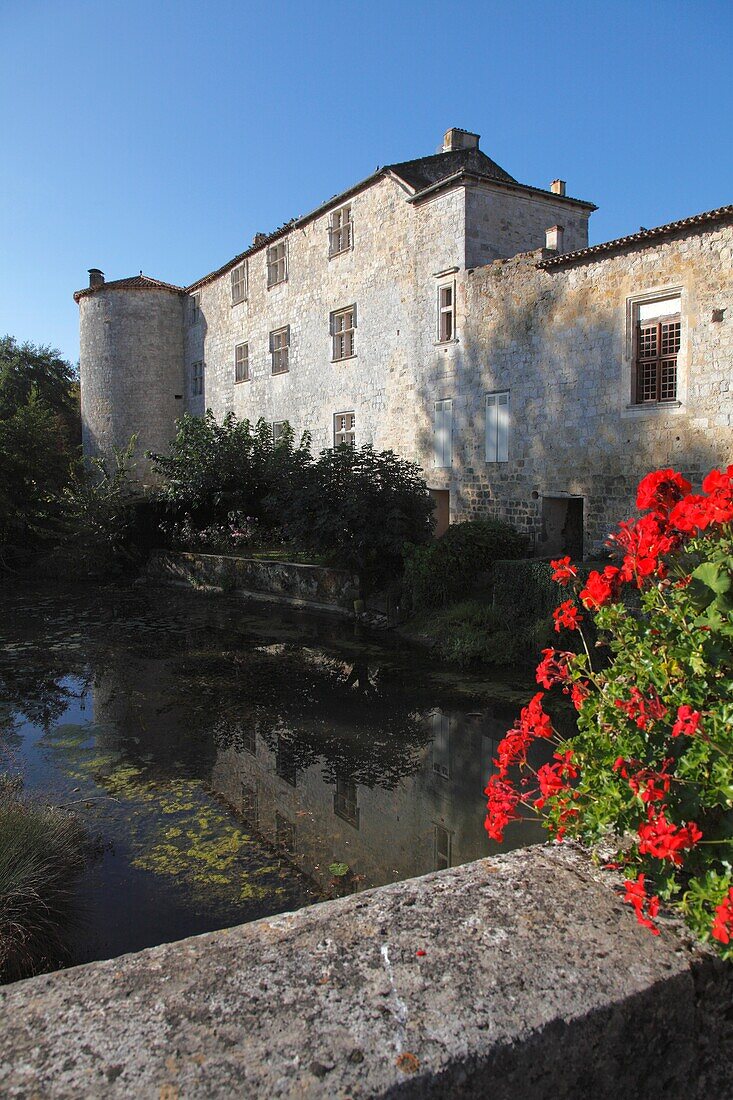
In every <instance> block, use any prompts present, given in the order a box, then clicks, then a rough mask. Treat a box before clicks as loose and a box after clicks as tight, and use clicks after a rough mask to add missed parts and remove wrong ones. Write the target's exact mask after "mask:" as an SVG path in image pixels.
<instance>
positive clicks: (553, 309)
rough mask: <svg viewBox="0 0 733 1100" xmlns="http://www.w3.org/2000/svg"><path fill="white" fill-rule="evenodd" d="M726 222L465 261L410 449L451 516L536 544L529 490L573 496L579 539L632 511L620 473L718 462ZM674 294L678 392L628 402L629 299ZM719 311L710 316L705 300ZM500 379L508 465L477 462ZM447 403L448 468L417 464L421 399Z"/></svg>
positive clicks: (698, 472) (427, 428)
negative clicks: (587, 247)
mask: <svg viewBox="0 0 733 1100" xmlns="http://www.w3.org/2000/svg"><path fill="white" fill-rule="evenodd" d="M732 249H733V227H732V226H731V224H730V220H729V221H728V223H727V224H724V223H714V224H709V225H707V226H703V227H699V228H696V229H694V230H687V231H683V232H679V233H677V234H676V235H675V236H673V237H671V238H670V239H665V240H661V241H656V242H650V243H648V244H646V245H641V246H638V245H637V246H636V247H634V248H633V249H627V250H624V251H619V252H618V253H615V254H609V255H600V256H598V257H588V258H587V259H586V260H583V261H581V262H578V261H575V262H570V263H568V264H567V266H560V267H556V268H550V269H545V270H542V269H538V268H537V266H536V265H537V263H538V262H539V261H541V260H542V259H543V258H547V257H548V256H549V255H550V254H549V253H547V252H543V251H537V252H534V253H529V254H526V255H522V256H517V257H515V258H514V259H511V260H508V261H497V262H495V263H493V264H490V265H488V266H486V267H484V268H479V269H477V270H475V271H473V272H468V273H466V274H465V276H462V277H461V279H460V284H459V305H460V307H461V312H460V313H459V330H458V331H459V335H460V340H461V342H460V344H459V345H457V346H456V348H455V349H454V351H453V357H452V358H453V361H452V364H451V366H450V369H446V361H445V356H443V355H440V354H434V355H433V356H432V358H431V360H430V361H428V363H427V365H426V370H425V374H424V383H423V395H422V400H421V403H420V404H421V406H422V409H423V435H422V448H421V451H420V453H419V459H421V460H422V461H423V463H424V464H425V465H426V467H428V472H429V477H430V483H431V485H433V486H434V487H436V488H441V487H443V488H450V490H451V512H452V519H454V520H456V519H465V518H471V517H475V516H480V515H486V514H487V513H488V514H493V515H498V516H501V517H504V518H507V519H509V520H511V521H512V522H514V523H517V524H518V525H519V526H520V527H522V528H523V529H524V530H526V531H528V532H530V533H532V534H533V535H535V536H536V537H537V539H538V540H539V548H540V551H541V550H542V541H541V540H542V535H543V520H542V510H543V498H548V497H555V496H557V497H560V498H563V497H568V498H572V497H576V498H582V500H583V503H584V526H585V549H586V552H589V551H592V550H593V548H594V546H595V547H598V545H600V544H601V543H602V542H603V540H604V538H605V536H606V534H607V533H608V531H609V530H610V529H611V528H612V527H613V526H614V525H615V523H616V521H617V520H618V519H620V518H622V517H623V516H624V515H626V514H628V513H629V512H630V511H633V508H634V498H635V489H636V484H637V483H638V481H639V479H640V478H641V477H642V476H643V475H644V474H645V473H646V472H648V471H649V470H651V469H653V468H656V467H664V466H667V465H673V466H675V467H676V468H679V469H681V470H682V471H683V472H684V473H686V474H687V475H688V476H689V477H690V478H691V479H692V480H693V481H694V482H695V483H698V484H699V481H700V478H701V476H703V475H704V473H705V472H706V471H707V470H708V469H710V468H711V467H713V466H716V465H720V464H726V463H728V462H730V461H731V459H732V458H733V445H732V444H733V434H732V432H731V427H732V419H731V418H732V416H733V393H732V392H731V378H732V376H733V302H732V301H731V298H732V297H733V280H732V279H731V255H732ZM665 289H669V290H670V291H673V290H674V291H680V292H681V303H682V304H681V314H682V346H681V351H680V354H679V358H678V369H679V381H678V398H679V400H678V402H676V403H674V404H672V405H658V406H657V405H652V406H648V405H647V406H643V405H632V404H631V368H632V355H633V340H632V329H633V311H632V305H633V300H634V299H635V298H637V297H639V296H641V297H643V296H645V295H647V294H650V295H652V294H658V293H660V292H662V291H664V290H665ZM720 309H724V310H725V312H724V314H723V320H722V321H715V320H713V319H712V318H713V311H714V310H720ZM501 390H508V391H509V392H510V401H511V426H510V440H509V461H508V462H500V463H497V462H487V461H486V451H485V439H484V433H485V397H486V394H487V393H491V392H492V391H501ZM444 397H449V398H451V399H452V401H453V467H452V469H450V470H432V471H431V470H429V463H430V461H431V447H432V440H431V427H432V425H431V417H432V403H433V400H435V399H441V398H444Z"/></svg>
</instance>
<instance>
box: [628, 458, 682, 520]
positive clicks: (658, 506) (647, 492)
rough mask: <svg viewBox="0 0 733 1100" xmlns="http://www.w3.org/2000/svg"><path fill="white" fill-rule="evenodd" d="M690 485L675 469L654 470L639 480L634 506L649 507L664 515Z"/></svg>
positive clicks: (667, 513) (666, 514)
mask: <svg viewBox="0 0 733 1100" xmlns="http://www.w3.org/2000/svg"><path fill="white" fill-rule="evenodd" d="M691 488H692V485H691V484H690V482H689V481H687V479H686V478H684V477H683V476H682V474H678V473H677V472H676V470H672V469H668V470H655V471H654V473H651V474H647V475H646V477H644V478H642V479H641V481H640V482H639V488H638V490H637V493H636V507H637V508H639V509H642V508H649V509H651V510H652V511H653V512H656V513H657V514H658V515H660V516H663V517H666V516H668V515H669V513H670V511H671V510H672V508H673V507H674V506H675V504H676V503H677V501H678V500H682V498H683V497H685V496H687V494H688V493H689V491H690V489H691Z"/></svg>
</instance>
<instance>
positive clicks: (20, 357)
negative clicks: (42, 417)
mask: <svg viewBox="0 0 733 1100" xmlns="http://www.w3.org/2000/svg"><path fill="white" fill-rule="evenodd" d="M31 394H35V395H36V397H37V398H38V399H39V400H40V401H41V402H42V403H43V405H44V406H45V407H46V408H47V409H48V410H49V411H50V412H51V413H53V414H54V416H56V417H57V418H58V424H59V427H60V429H61V430H62V432H63V436H64V439H65V442H66V445H67V447H68V448H73V447H76V446H78V445H79V444H80V443H81V417H80V412H79V379H78V373H77V371H76V370H75V368H74V367H72V365H71V363H68V362H67V361H66V360H65V359H62V358H61V355H60V354H59V352H58V351H56V350H54V349H53V348H50V347H45V346H42V345H39V346H36V345H34V344H28V343H25V344H19V343H18V342H17V340H15V338H14V337H12V336H3V337H0V420H6V419H8V418H9V417H11V416H13V414H14V413H15V411H16V410H17V409H19V408H20V407H21V406H23V405H25V404H27V403H28V401H29V400H30V397H31Z"/></svg>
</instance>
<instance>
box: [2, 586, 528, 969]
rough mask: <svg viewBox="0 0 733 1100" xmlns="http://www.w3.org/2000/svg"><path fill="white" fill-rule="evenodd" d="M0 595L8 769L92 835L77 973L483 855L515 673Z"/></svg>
mask: <svg viewBox="0 0 733 1100" xmlns="http://www.w3.org/2000/svg"><path fill="white" fill-rule="evenodd" d="M0 599H1V600H2V604H1V607H2V610H0V772H3V771H7V772H10V773H11V774H20V775H21V776H22V778H23V782H24V786H25V790H26V791H27V792H28V793H30V794H32V795H37V796H38V797H39V798H42V799H44V800H47V801H49V802H52V803H55V804H60V805H64V806H69V807H71V808H73V810H74V811H75V812H77V813H78V814H79V815H80V816H81V817H82V818H83V820H84V821H85V822H86V824H87V826H88V828H89V830H90V833H91V834H92V835H93V836H94V838H95V839H96V841H97V845H96V846H97V855H96V858H94V859H93V860H92V861H91V862H90V865H89V867H88V869H87V871H86V872H85V874H84V876H83V878H82V880H81V882H80V883H79V887H78V893H79V898H78V901H79V905H78V916H77V920H76V923H75V927H74V929H73V931H72V933H71V942H70V954H69V961H70V962H71V963H79V962H86V961H90V960H92V959H101V958H109V957H112V956H115V955H119V954H122V953H124V952H127V951H135V950H138V949H140V948H143V947H148V946H152V945H155V944H159V943H164V942H168V941H170V940H175V939H179V938H181V937H183V936H187V935H193V934H196V933H200V932H206V931H210V930H213V929H216V928H223V927H228V926H231V925H234V924H240V923H242V922H245V921H251V920H255V919H257V918H258V917H264V916H268V915H272V914H274V913H278V912H282V911H287V910H290V909H293V908H297V907H300V906H303V905H307V904H309V903H311V902H317V901H321V900H324V899H326V898H330V897H337V896H340V895H343V894H345V893H351V892H354V891H359V890H364V889H367V888H369V887H371V886H377V885H381V884H384V883H387V882H391V881H395V880H397V879H403V878H408V877H411V876H413V875H421V874H425V873H426V872H428V871H432V870H435V869H440V868H442V867H446V866H449V865H456V864H460V863H463V862H467V861H469V860H473V859H477V858H480V857H482V856H485V855H488V854H491V853H492V852H495V851H497V846H496V845H495V844H492V843H491V842H490V841H489V840H488V839H487V836H486V832H485V830H484V828H483V819H484V798H483V794H482V791H483V788H484V786H485V784H486V779H487V777H488V775H489V774H490V771H491V761H492V758H493V757H494V756H495V753H496V746H497V742H498V740H499V739H500V738H501V737H502V736H503V734H504V732H505V731H506V729H507V728H508V727H509V726H510V725H511V724H512V722H513V721H514V718H515V716H516V714H517V713H518V710H519V707H520V706H521V705H522V703H523V702H524V701H525V700H526V699H527V697H528V696H529V694H530V692H531V691H532V685H531V684H530V683H529V682H528V680H527V677H526V674H525V675H521V674H520V673H519V671H518V670H517V671H516V672H515V674H514V675H512V674H511V673H507V674H504V676H503V678H502V679H501V680H498V679H492V678H491V676H490V675H483V676H479V675H466V674H463V673H460V672H456V671H455V670H450V669H447V668H446V667H445V666H442V665H439V664H437V663H436V662H434V661H432V660H431V659H430V658H429V657H428V656H426V655H425V654H423V653H422V652H421V651H418V650H416V649H414V648H413V647H411V646H409V645H408V644H407V643H405V642H404V641H402V640H401V639H400V638H398V637H396V636H394V635H392V634H391V633H389V632H385V633H380V634H369V633H368V632H367V631H365V630H364V629H363V628H361V627H359V626H358V625H356V626H355V625H354V624H353V623H351V622H345V621H341V620H336V619H334V618H333V617H315V616H312V615H308V614H304V613H301V612H295V611H290V610H287V609H280V608H273V607H272V606H270V605H261V604H255V603H244V602H241V601H238V600H236V599H235V598H233V597H216V596H210V595H200V594H197V593H185V592H178V591H172V590H164V589H147V588H142V589H126V590H109V589H105V590H99V591H88V590H84V591H83V592H82V591H81V590H75V591H72V592H67V593H65V594H58V593H57V594H50V593H48V592H33V593H28V592H26V593H15V594H13V593H9V592H8V591H7V589H5V590H4V591H3V592H2V594H1V596H0ZM541 839H542V833H541V831H540V829H539V828H538V826H537V825H536V824H534V823H529V822H526V823H525V822H522V823H517V824H515V825H514V826H513V827H512V828H510V829H509V830H508V833H507V837H506V840H505V842H504V844H503V845H502V848H501V850H509V849H510V848H513V847H517V846H520V845H523V844H527V843H531V842H534V841H537V840H541Z"/></svg>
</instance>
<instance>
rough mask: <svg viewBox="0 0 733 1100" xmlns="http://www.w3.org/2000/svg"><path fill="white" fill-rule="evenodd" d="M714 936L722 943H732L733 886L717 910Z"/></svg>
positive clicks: (713, 929)
mask: <svg viewBox="0 0 733 1100" xmlns="http://www.w3.org/2000/svg"><path fill="white" fill-rule="evenodd" d="M712 935H713V939H716V940H719V941H720V943H730V941H731V939H732V938H733V886H731V888H730V890H729V891H728V896H727V897H726V898H724V899H723V901H721V903H720V905H719V906H718V907H717V909H716V910H715V919H714V920H713V928H712Z"/></svg>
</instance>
